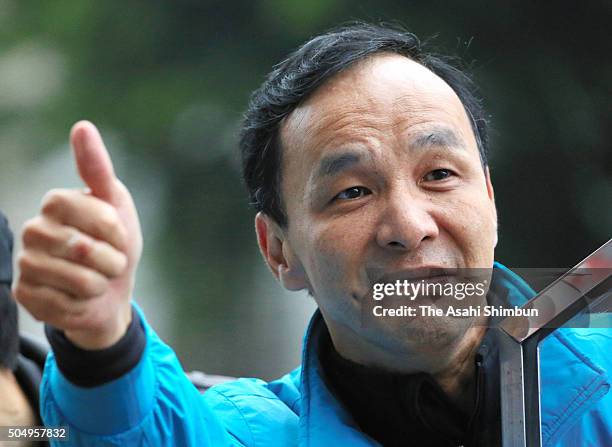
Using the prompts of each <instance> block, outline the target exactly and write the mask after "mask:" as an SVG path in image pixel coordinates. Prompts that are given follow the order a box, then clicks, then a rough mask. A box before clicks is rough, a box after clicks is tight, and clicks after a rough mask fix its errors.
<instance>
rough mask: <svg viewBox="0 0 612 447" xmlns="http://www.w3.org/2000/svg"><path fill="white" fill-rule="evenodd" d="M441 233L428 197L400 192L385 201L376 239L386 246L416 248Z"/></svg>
mask: <svg viewBox="0 0 612 447" xmlns="http://www.w3.org/2000/svg"><path fill="white" fill-rule="evenodd" d="M438 234H439V228H438V224H437V222H436V220H435V218H434V216H433V215H432V213H431V204H430V202H429V201H428V200H426V199H422V198H419V199H417V198H415V197H414V196H410V195H407V194H402V195H397V197H393V198H391V199H390V200H389V201H387V203H386V204H385V207H384V211H383V213H382V214H381V216H380V220H379V224H378V228H377V232H376V242H377V243H378V245H379V246H380V247H382V248H384V249H386V250H389V249H391V250H394V251H413V250H415V249H417V248H418V247H419V245H420V244H421V243H422V242H423V241H426V240H433V239H435V238H436V237H437V236H438Z"/></svg>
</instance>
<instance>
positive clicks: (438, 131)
mask: <svg viewBox="0 0 612 447" xmlns="http://www.w3.org/2000/svg"><path fill="white" fill-rule="evenodd" d="M410 146H413V147H415V148H417V149H426V148H428V147H431V146H439V147H447V148H459V149H463V144H461V139H460V138H459V137H458V136H457V134H456V133H455V132H453V131H452V130H451V129H448V128H445V127H441V128H434V129H430V130H428V131H425V132H423V133H421V134H419V135H418V136H417V137H416V138H414V139H413V140H412V141H411V142H410Z"/></svg>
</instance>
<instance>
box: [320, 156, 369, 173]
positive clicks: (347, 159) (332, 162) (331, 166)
mask: <svg viewBox="0 0 612 447" xmlns="http://www.w3.org/2000/svg"><path fill="white" fill-rule="evenodd" d="M360 160H361V154H359V153H357V152H354V151H347V152H342V153H340V154H332V155H328V156H326V157H324V158H323V159H322V160H321V163H319V169H318V170H317V175H316V176H317V177H327V176H332V175H336V174H338V173H339V172H341V171H344V170H346V169H349V168H350V167H351V166H353V165H356V164H357V163H359V161H360Z"/></svg>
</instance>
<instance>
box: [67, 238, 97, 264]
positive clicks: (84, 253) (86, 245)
mask: <svg viewBox="0 0 612 447" xmlns="http://www.w3.org/2000/svg"><path fill="white" fill-rule="evenodd" d="M71 240H75V242H74V243H73V244H72V246H71V247H70V248H69V251H70V253H69V257H70V259H72V260H74V261H76V262H79V263H82V262H83V261H86V260H87V259H88V258H89V256H90V255H91V252H92V251H93V241H92V240H91V239H89V238H86V237H82V236H79V234H78V233H75V234H73V235H72V236H71Z"/></svg>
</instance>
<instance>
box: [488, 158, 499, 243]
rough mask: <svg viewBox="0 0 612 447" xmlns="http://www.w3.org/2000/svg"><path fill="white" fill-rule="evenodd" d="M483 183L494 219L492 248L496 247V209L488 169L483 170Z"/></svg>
mask: <svg viewBox="0 0 612 447" xmlns="http://www.w3.org/2000/svg"><path fill="white" fill-rule="evenodd" d="M485 182H486V184H487V195H488V196H489V199H490V200H491V205H492V207H493V218H494V219H495V242H494V244H493V246H494V247H496V246H497V208H496V207H495V192H494V191H493V183H491V172H490V171H489V167H488V166H487V167H486V168H485Z"/></svg>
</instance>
